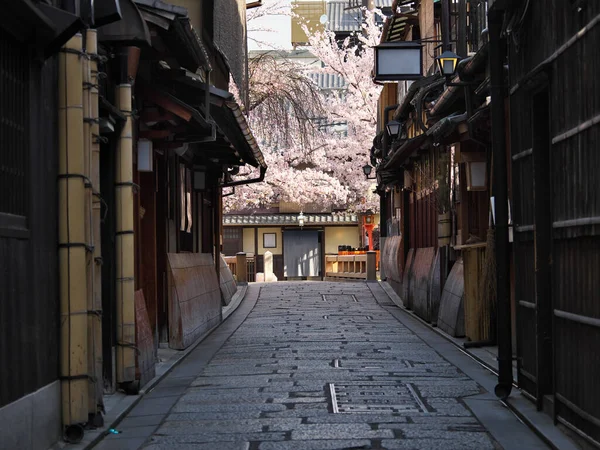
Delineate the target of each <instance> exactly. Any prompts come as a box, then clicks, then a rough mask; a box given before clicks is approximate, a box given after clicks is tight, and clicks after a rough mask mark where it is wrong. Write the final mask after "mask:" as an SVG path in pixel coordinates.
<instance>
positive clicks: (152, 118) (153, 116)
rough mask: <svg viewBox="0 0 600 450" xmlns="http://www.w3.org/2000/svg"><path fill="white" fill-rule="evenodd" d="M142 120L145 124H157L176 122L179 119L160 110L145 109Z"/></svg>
mask: <svg viewBox="0 0 600 450" xmlns="http://www.w3.org/2000/svg"><path fill="white" fill-rule="evenodd" d="M140 120H141V121H142V122H144V123H145V124H148V123H151V124H156V123H158V122H167V121H175V120H177V117H176V116H175V115H174V114H173V113H171V112H168V111H161V110H159V109H158V108H144V110H143V111H142V115H141V117H140ZM151 126H153V125H151Z"/></svg>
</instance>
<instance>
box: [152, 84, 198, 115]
mask: <svg viewBox="0 0 600 450" xmlns="http://www.w3.org/2000/svg"><path fill="white" fill-rule="evenodd" d="M144 96H145V97H146V98H147V99H148V100H150V101H151V102H152V103H154V104H156V105H158V106H160V107H162V108H164V109H166V110H167V111H169V112H171V113H173V114H175V115H176V116H177V117H179V118H181V119H183V120H185V121H186V122H189V121H190V120H191V119H192V112H191V111H190V110H189V109H187V108H185V107H183V106H182V105H178V104H177V103H175V102H174V101H173V100H171V99H170V98H167V97H165V96H163V95H161V94H160V93H158V92H156V91H153V90H150V89H148V90H147V91H145V92H144Z"/></svg>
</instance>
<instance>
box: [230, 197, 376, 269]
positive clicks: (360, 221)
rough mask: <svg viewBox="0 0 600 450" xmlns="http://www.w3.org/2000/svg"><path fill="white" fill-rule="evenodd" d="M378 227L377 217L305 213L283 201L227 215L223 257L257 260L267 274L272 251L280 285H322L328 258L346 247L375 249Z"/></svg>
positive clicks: (317, 210) (317, 211) (311, 209)
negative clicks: (318, 282) (243, 256)
mask: <svg viewBox="0 0 600 450" xmlns="http://www.w3.org/2000/svg"><path fill="white" fill-rule="evenodd" d="M378 225H379V220H378V215H374V214H368V215H363V214H361V215H358V214H356V213H347V212H343V211H340V212H332V211H331V210H329V211H324V210H323V208H318V207H311V206H310V205H308V206H305V207H304V208H300V205H297V204H293V203H284V202H282V203H280V204H279V205H278V206H277V207H274V208H271V209H270V210H259V211H237V212H230V213H228V214H225V215H224V216H223V254H224V255H225V256H235V255H236V253H238V252H244V253H246V255H247V256H248V257H250V258H253V260H254V261H255V269H254V272H256V273H259V272H263V271H264V254H265V253H266V252H267V251H269V252H271V253H272V254H273V272H274V274H275V276H277V279H278V280H282V281H283V280H294V279H309V280H322V279H323V278H324V277H325V257H326V256H327V255H337V254H338V251H340V249H341V248H342V247H344V249H345V248H348V249H350V248H352V249H359V248H361V249H363V248H365V247H367V246H369V245H370V249H373V228H374V227H377V226H378ZM369 230H371V237H370V238H369V234H368V233H369ZM369 239H370V241H369ZM369 242H370V244H369Z"/></svg>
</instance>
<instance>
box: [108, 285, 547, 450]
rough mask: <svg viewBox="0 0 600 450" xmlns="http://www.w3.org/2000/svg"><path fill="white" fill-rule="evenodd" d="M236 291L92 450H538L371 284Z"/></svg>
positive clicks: (476, 375) (461, 358)
mask: <svg viewBox="0 0 600 450" xmlns="http://www.w3.org/2000/svg"><path fill="white" fill-rule="evenodd" d="M259 289H260V293H259ZM248 292H249V293H248V295H247V296H246V299H245V300H244V302H243V303H242V306H240V308H239V309H238V311H236V313H234V315H233V316H232V319H233V321H232V322H231V323H230V320H228V321H227V322H225V324H224V325H222V326H221V327H220V328H219V330H217V331H216V332H215V333H213V334H212V335H211V336H210V337H209V338H208V339H207V340H206V341H205V342H203V343H202V344H201V345H200V346H198V348H197V349H196V350H195V351H194V352H192V353H191V354H190V355H189V356H188V357H187V359H186V360H185V361H184V362H183V363H182V364H181V365H180V366H178V367H177V368H176V369H175V370H174V371H173V372H172V373H171V374H170V375H169V376H168V377H167V378H166V379H165V380H163V381H162V382H161V383H160V384H159V385H158V387H157V388H156V389H155V390H153V391H152V392H150V393H149V394H147V395H146V396H145V397H144V399H143V400H142V401H141V402H140V403H139V404H138V406H136V408H134V409H133V410H132V411H131V412H130V414H129V415H128V417H127V418H126V419H125V420H124V421H123V422H122V423H121V424H120V425H119V426H118V428H119V430H120V431H121V434H118V435H111V436H110V437H108V438H106V439H104V441H102V442H101V443H100V444H99V445H98V446H97V447H96V448H101V449H120V448H123V449H125V448H139V447H142V448H144V449H146V450H159V449H190V450H191V449H196V450H198V449H215V450H227V449H236V450H238V449H239V450H283V449H359V448H365V449H382V448H383V449H437V448H440V449H444V450H450V449H477V450H486V449H497V448H507V449H508V448H515V449H517V448H518V449H530V448H531V449H538V448H539V449H542V448H546V447H545V445H544V444H543V443H542V442H541V441H539V440H538V438H537V437H536V436H535V435H533V433H532V432H530V431H529V429H527V428H526V427H525V426H524V425H522V424H521V423H520V422H519V421H518V420H517V419H516V417H515V416H513V415H512V413H510V412H509V411H508V410H507V409H506V408H504V407H503V406H502V405H501V403H500V402H498V401H497V400H496V399H495V398H494V397H493V395H492V394H490V393H489V391H490V390H491V389H492V388H493V381H494V379H493V376H492V375H491V374H489V373H487V372H486V371H485V370H484V369H482V368H481V367H480V366H479V365H478V364H476V363H475V362H474V361H472V360H471V359H470V358H468V357H466V356H465V355H464V354H463V353H462V352H460V351H459V350H458V349H456V347H454V346H452V345H451V344H449V343H447V342H446V341H445V340H444V339H443V338H439V337H437V338H436V337H432V336H431V334H435V333H433V332H432V331H431V330H427V329H426V327H424V326H423V325H422V324H420V323H418V322H417V321H415V320H414V319H413V318H410V317H408V316H407V315H406V313H404V312H402V311H401V310H400V309H399V308H398V307H396V306H395V305H393V303H392V302H391V301H390V299H389V298H388V297H387V296H386V294H385V292H384V291H383V289H382V288H381V287H380V286H379V285H378V284H377V283H368V284H367V283H323V282H313V283H309V282H302V283H272V284H263V285H260V286H259V285H251V286H250V288H249V291H248ZM257 297H258V299H257ZM256 299H257V301H256ZM255 301H256V304H255V306H254V307H253V308H252V306H253V304H254V302H255ZM251 308H252V309H251ZM248 312H249V314H248ZM246 314H247V317H246ZM244 318H245V320H244ZM236 327H237V329H236ZM232 332H233V334H231V333H232ZM427 333H430V334H427ZM427 341H430V342H429V343H428V342H427ZM436 346H437V347H438V348H437V351H436V349H434V347H436ZM438 352H439V353H438ZM440 353H441V354H440ZM211 357H212V359H210V358H211ZM451 361H452V362H451ZM455 364H457V365H459V366H464V367H463V369H462V370H461V369H459V368H458V367H457V365H455ZM465 371H466V372H468V373H469V374H470V375H468V374H467V373H466V372H465ZM476 379H478V380H479V381H476Z"/></svg>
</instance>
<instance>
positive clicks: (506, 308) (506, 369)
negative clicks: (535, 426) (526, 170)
mask: <svg viewBox="0 0 600 450" xmlns="http://www.w3.org/2000/svg"><path fill="white" fill-rule="evenodd" d="M488 19H489V30H490V31H489V32H490V51H489V57H490V82H491V97H492V104H491V114H492V151H493V158H494V159H493V164H494V186H493V194H494V197H495V206H496V208H495V209H496V229H495V237H496V243H495V245H496V293H497V310H498V312H497V321H498V323H497V327H498V330H497V334H498V384H497V385H496V388H495V393H496V396H497V397H499V398H501V399H506V398H507V397H508V396H509V395H510V392H511V390H512V383H513V376H512V342H511V339H512V336H511V305H510V277H509V256H508V246H509V244H508V192H507V168H506V123H505V108H504V91H505V87H504V56H505V55H506V52H505V49H504V48H503V46H502V43H501V41H500V34H501V32H502V23H503V14H502V12H498V11H490V13H489V17H488Z"/></svg>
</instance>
